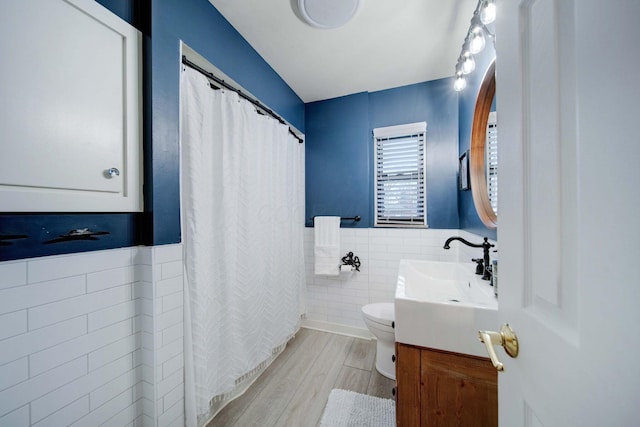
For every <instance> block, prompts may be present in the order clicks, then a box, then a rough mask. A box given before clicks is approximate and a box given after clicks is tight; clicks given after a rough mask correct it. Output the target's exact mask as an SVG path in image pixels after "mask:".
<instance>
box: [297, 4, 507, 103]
mask: <svg viewBox="0 0 640 427" xmlns="http://www.w3.org/2000/svg"><path fill="white" fill-rule="evenodd" d="M300 1H302V0H300ZM495 19H496V4H495V0H478V5H477V6H476V10H475V11H474V12H473V17H472V18H471V25H470V26H469V31H467V36H466V37H465V38H464V43H463V44H462V51H461V52H460V56H458V62H457V63H456V74H455V76H456V78H455V80H454V83H453V88H454V89H455V90H456V91H457V92H460V91H461V90H462V89H464V88H465V87H467V82H466V80H465V77H464V76H465V74H469V73H471V72H473V70H474V69H475V68H476V62H475V59H474V58H473V55H476V54H478V53H480V52H482V50H483V49H484V47H485V45H486V43H487V42H486V38H487V37H489V38H490V39H491V41H492V42H493V43H494V45H495V39H496V36H495V34H493V33H491V31H489V29H488V28H487V25H488V24H491V23H492V22H493V21H495Z"/></svg>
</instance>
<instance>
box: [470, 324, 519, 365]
mask: <svg viewBox="0 0 640 427" xmlns="http://www.w3.org/2000/svg"><path fill="white" fill-rule="evenodd" d="M478 336H479V337H480V341H482V342H483V343H484V345H485V347H487V352H488V353H489V358H490V359H491V364H493V367H494V368H496V369H497V370H498V371H504V365H503V364H502V362H500V360H498V355H497V354H496V351H495V349H494V348H493V346H494V345H501V346H502V347H504V351H505V352H506V353H507V354H508V355H509V356H511V357H513V358H515V357H518V337H517V336H516V333H515V332H513V329H511V326H509V324H508V323H505V324H504V325H502V327H501V328H500V332H495V331H478Z"/></svg>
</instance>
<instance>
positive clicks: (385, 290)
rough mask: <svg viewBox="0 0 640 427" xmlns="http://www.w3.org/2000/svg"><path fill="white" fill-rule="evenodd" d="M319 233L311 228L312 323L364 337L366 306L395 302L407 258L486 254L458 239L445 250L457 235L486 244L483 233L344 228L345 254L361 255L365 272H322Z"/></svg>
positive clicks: (306, 238)
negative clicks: (317, 266) (316, 247)
mask: <svg viewBox="0 0 640 427" xmlns="http://www.w3.org/2000/svg"><path fill="white" fill-rule="evenodd" d="M313 233H314V229H313V228H306V229H305V234H304V241H305V264H306V280H307V291H308V292H307V293H308V301H307V307H308V309H307V316H306V326H311V327H320V328H326V329H328V330H335V331H339V332H347V333H353V334H356V335H363V336H368V333H367V331H366V326H365V324H364V321H363V320H362V314H361V308H362V306H363V305H366V304H370V303H376V302H393V298H394V294H395V288H396V279H397V275H398V265H399V262H400V260H401V259H421V260H436V261H470V260H471V258H481V257H482V249H474V248H469V247H467V246H464V245H461V244H458V242H454V243H452V244H451V249H450V250H444V249H443V248H442V247H443V245H444V242H445V240H446V239H447V238H448V237H451V236H460V237H463V238H465V239H467V240H469V241H471V242H474V243H480V242H482V238H481V237H479V236H476V235H474V234H471V233H467V232H465V231H462V230H445V229H424V230H416V229H392V228H360V229H357V228H351V229H350V228H341V229H340V243H341V250H340V253H341V254H342V255H343V256H344V255H345V254H346V253H347V252H353V253H354V255H357V256H358V257H359V258H360V262H361V263H362V266H361V267H360V272H354V273H340V276H316V275H315V274H314V271H313V268H314V256H313V241H314V238H313ZM345 328H346V329H345ZM358 329H363V330H365V331H359V330H358Z"/></svg>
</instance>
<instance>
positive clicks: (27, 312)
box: [0, 245, 183, 427]
mask: <svg viewBox="0 0 640 427" xmlns="http://www.w3.org/2000/svg"><path fill="white" fill-rule="evenodd" d="M181 259H182V255H181V247H180V245H171V246H167V247H155V248H126V249H116V250H108V251H97V252H87V253H81V254H73V255H64V256H53V257H44V258H34V259H29V260H20V261H15V262H4V263H0V426H12V427H13V426H30V425H33V426H57V425H65V426H66V425H72V426H97V425H113V426H120V427H121V426H140V425H150V426H156V425H158V426H160V425H182V424H183V422H182V413H183V409H182V407H183V404H182V399H183V394H182V386H181V383H182V358H181V357H182V356H181V354H182V336H181V335H182V274H181V268H180V269H179V270H180V271H179V273H178V274H177V275H176V262H178V263H179V264H180V265H181V264H182V262H181ZM171 280H173V282H172V284H171V285H170V286H166V284H167V283H168V281H171ZM178 282H179V283H178ZM160 289H162V290H160ZM176 318H177V319H176ZM172 328H174V329H172ZM175 329H179V333H176V332H175ZM172 334H173V335H172ZM176 348H179V353H180V356H178V357H176V354H174V353H175V351H176ZM177 378H179V381H176V379H177ZM143 414H144V415H143ZM176 420H179V422H177V423H176Z"/></svg>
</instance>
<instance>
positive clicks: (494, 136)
mask: <svg viewBox="0 0 640 427" xmlns="http://www.w3.org/2000/svg"><path fill="white" fill-rule="evenodd" d="M485 152H486V153H487V159H486V161H485V165H486V166H487V167H486V170H487V190H488V191H489V201H490V202H491V207H492V208H493V211H494V212H495V213H496V215H497V214H498V121H497V117H496V112H495V111H492V112H491V113H489V120H488V121H487V141H486V150H485Z"/></svg>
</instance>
